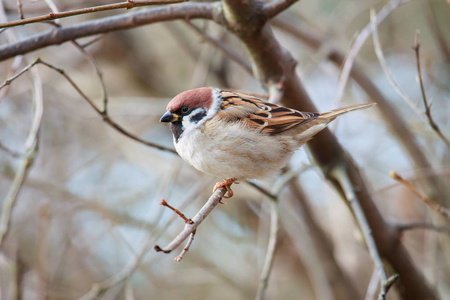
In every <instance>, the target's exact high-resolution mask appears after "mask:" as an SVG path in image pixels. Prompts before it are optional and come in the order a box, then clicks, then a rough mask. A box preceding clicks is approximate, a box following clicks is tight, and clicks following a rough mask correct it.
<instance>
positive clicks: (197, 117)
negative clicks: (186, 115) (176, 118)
mask: <svg viewBox="0 0 450 300" xmlns="http://www.w3.org/2000/svg"><path fill="white" fill-rule="evenodd" d="M204 117H206V111H204V110H202V111H201V112H198V113H196V114H195V115H193V116H192V117H191V121H192V122H194V123H198V122H199V121H200V120H201V119H203V118H204Z"/></svg>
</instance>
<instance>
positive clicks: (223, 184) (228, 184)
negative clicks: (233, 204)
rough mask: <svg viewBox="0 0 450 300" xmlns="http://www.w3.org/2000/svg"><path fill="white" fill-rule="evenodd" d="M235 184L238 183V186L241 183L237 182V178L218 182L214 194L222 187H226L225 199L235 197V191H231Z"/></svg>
mask: <svg viewBox="0 0 450 300" xmlns="http://www.w3.org/2000/svg"><path fill="white" fill-rule="evenodd" d="M233 183H236V184H238V183H239V182H237V178H235V177H232V178H227V179H224V180H221V181H219V182H217V183H216V185H215V186H214V189H213V193H214V192H215V191H217V189H219V188H221V187H224V188H225V189H226V190H227V191H226V193H225V194H224V195H223V197H224V198H231V197H233V195H234V193H233V190H232V189H231V185H232V184H233Z"/></svg>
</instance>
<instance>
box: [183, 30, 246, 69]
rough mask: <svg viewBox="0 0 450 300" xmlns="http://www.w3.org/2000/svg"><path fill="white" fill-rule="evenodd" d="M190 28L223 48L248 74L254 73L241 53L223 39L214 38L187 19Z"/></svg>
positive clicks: (220, 48) (219, 47) (214, 44)
mask: <svg viewBox="0 0 450 300" xmlns="http://www.w3.org/2000/svg"><path fill="white" fill-rule="evenodd" d="M185 22H186V24H187V25H188V27H189V28H191V29H193V30H194V31H195V32H197V33H198V34H199V35H201V36H202V37H203V38H204V39H205V40H206V41H207V42H208V43H210V44H211V45H213V46H214V47H216V48H217V49H219V50H221V51H222V52H223V53H224V55H225V56H226V57H228V58H229V59H231V60H232V61H234V62H235V63H237V64H238V65H239V66H241V67H242V69H244V71H246V72H247V73H248V74H250V75H253V72H252V67H251V66H250V64H249V63H248V62H247V61H246V60H245V59H244V58H243V57H241V56H240V55H239V54H237V53H236V52H235V51H234V50H233V49H231V48H230V47H229V46H228V45H227V44H225V43H222V42H221V41H219V40H217V39H215V38H213V37H212V36H210V35H209V34H207V33H206V32H204V31H203V30H201V29H200V28H198V27H197V26H195V25H194V24H192V23H191V22H189V21H185Z"/></svg>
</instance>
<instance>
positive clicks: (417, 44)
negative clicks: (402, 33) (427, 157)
mask: <svg viewBox="0 0 450 300" xmlns="http://www.w3.org/2000/svg"><path fill="white" fill-rule="evenodd" d="M419 35H420V32H419V31H418V30H417V31H416V38H415V41H414V46H413V50H414V53H415V54H416V61H417V74H418V76H419V84H420V90H421V91H422V100H423V105H424V106H425V115H426V116H427V118H428V123H429V124H430V126H431V128H432V129H433V130H434V131H435V132H436V133H437V135H438V136H439V137H440V138H441V140H442V141H443V142H444V143H445V144H446V145H447V147H449V148H450V141H449V140H448V139H447V138H446V137H445V135H444V134H443V133H442V132H441V130H440V128H439V126H438V125H437V124H436V122H434V120H433V116H432V115H431V110H430V108H431V102H430V103H428V99H427V95H426V93H425V87H424V84H423V78H422V71H421V68H420V52H419V50H420V42H419Z"/></svg>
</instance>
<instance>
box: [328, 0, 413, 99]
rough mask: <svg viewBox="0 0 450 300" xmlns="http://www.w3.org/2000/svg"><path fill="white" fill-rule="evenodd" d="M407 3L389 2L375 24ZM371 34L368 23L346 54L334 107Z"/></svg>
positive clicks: (401, 0) (399, 0) (370, 26)
mask: <svg viewBox="0 0 450 300" xmlns="http://www.w3.org/2000/svg"><path fill="white" fill-rule="evenodd" d="M407 1H409V0H392V1H390V2H389V3H388V4H386V5H385V6H384V7H383V8H382V9H381V10H380V12H379V13H378V15H377V17H376V24H377V25H379V24H380V23H381V22H382V21H383V20H384V19H385V18H386V17H387V16H389V14H390V13H391V12H393V11H394V10H395V9H396V8H397V7H398V6H400V5H402V4H404V3H406V2H407ZM371 33H372V24H371V23H369V24H367V25H366V27H364V28H363V29H362V30H361V32H360V33H359V35H358V36H357V38H356V39H355V42H354V43H353V46H352V47H351V49H350V51H349V52H348V55H347V59H346V60H345V63H344V66H343V67H342V71H341V75H340V76H339V82H338V86H337V90H336V96H335V105H337V104H339V102H341V99H342V96H343V94H344V89H345V86H346V84H347V81H348V77H349V75H350V71H351V70H352V66H353V63H354V61H355V60H356V57H357V55H358V53H359V50H361V47H362V46H363V44H364V42H365V41H366V40H367V38H368V37H369V36H370V34H371Z"/></svg>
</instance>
